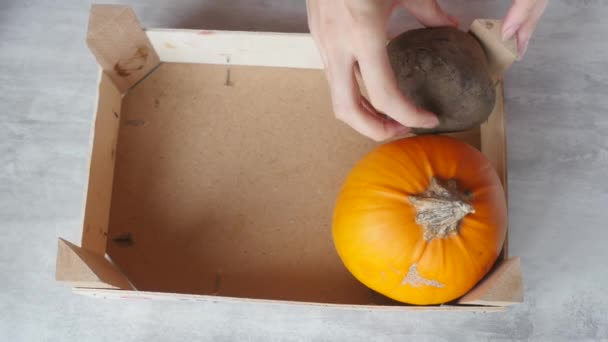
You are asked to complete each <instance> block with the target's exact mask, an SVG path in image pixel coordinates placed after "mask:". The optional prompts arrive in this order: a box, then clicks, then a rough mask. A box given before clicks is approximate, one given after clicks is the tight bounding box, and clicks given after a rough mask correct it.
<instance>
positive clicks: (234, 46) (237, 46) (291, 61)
mask: <svg viewBox="0 0 608 342" xmlns="http://www.w3.org/2000/svg"><path fill="white" fill-rule="evenodd" d="M146 33H147V35H148V37H149V39H150V42H151V43H152V46H153V47H154V50H156V51H157V52H158V55H159V56H160V60H161V61H162V62H173V63H198V64H231V65H253V66H271V67H290V68H307V69H322V68H323V63H322V61H321V58H320V57H319V52H318V51H317V48H316V47H315V44H314V42H313V40H312V38H311V36H310V35H309V34H301V33H272V32H238V31H198V30H197V31H195V30H166V29H151V30H147V31H146Z"/></svg>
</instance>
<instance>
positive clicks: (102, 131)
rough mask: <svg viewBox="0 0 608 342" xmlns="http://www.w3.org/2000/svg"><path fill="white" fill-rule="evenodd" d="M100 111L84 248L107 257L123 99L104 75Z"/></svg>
mask: <svg viewBox="0 0 608 342" xmlns="http://www.w3.org/2000/svg"><path fill="white" fill-rule="evenodd" d="M99 75H100V76H99V88H98V92H97V103H96V105H97V110H96V112H95V122H94V125H93V128H92V130H91V131H90V132H91V143H90V144H91V154H90V161H89V176H88V177H89V179H88V186H87V191H86V194H87V195H86V201H85V209H84V224H83V231H82V247H83V248H85V249H87V250H89V251H92V252H94V253H97V254H98V255H101V256H104V255H105V254H106V240H107V238H108V222H109V219H110V206H111V196H112V181H113V179H114V162H115V159H116V142H117V140H118V123H119V119H120V112H121V101H122V96H121V94H120V91H119V90H118V89H117V88H116V86H115V85H114V83H113V82H112V80H111V79H110V77H109V76H108V75H107V74H106V73H105V72H100V74H99Z"/></svg>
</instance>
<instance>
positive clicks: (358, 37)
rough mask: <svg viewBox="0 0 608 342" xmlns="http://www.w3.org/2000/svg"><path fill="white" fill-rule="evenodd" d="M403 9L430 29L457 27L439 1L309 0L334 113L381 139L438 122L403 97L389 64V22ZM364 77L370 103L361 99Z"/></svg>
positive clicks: (315, 39) (314, 31)
mask: <svg viewBox="0 0 608 342" xmlns="http://www.w3.org/2000/svg"><path fill="white" fill-rule="evenodd" d="M398 6H403V7H404V8H405V9H407V10H408V11H409V12H410V13H411V14H412V15H413V16H414V17H415V18H416V19H417V20H418V21H419V22H420V23H422V24H423V25H425V26H457V25H458V22H457V20H456V19H455V18H454V17H451V16H449V15H448V14H446V13H445V12H443V10H442V9H441V8H440V7H439V5H438V4H437V2H436V0H391V1H388V0H307V9H308V24H309V27H310V31H311V34H312V37H313V39H314V41H315V43H316V45H317V47H318V48H319V52H320V53H321V58H322V60H323V63H324V65H325V74H326V77H327V80H328V83H329V88H330V91H331V96H332V105H333V109H334V113H335V115H336V117H337V118H338V119H340V120H342V121H344V122H346V123H347V124H349V125H350V126H351V127H352V128H354V129H355V130H357V131H358V132H360V133H361V134H363V135H366V136H368V137H370V138H372V139H374V140H377V141H381V140H386V139H389V138H392V137H394V136H397V135H400V134H405V133H407V132H408V131H409V127H420V128H432V127H434V126H436V125H437V124H438V122H439V121H438V120H437V118H436V117H435V115H434V114H432V113H430V112H428V111H425V110H424V109H422V108H417V107H416V106H415V105H414V104H413V103H412V102H410V101H409V100H408V99H406V98H405V97H404V96H403V94H402V93H401V91H400V90H399V87H398V85H397V81H396V79H395V76H394V74H393V70H392V68H391V65H390V63H389V59H388V55H387V50H386V41H387V34H386V29H387V22H388V19H389V17H390V15H391V13H392V12H393V10H394V9H395V8H396V7H398ZM359 73H360V78H361V79H362V81H363V83H364V84H365V87H366V89H367V92H368V94H369V102H368V101H367V100H366V99H365V97H363V96H362V95H361V91H360V88H359V84H358V83H357V77H356V75H359ZM370 102H371V103H370ZM382 114H385V115H386V116H385V115H382Z"/></svg>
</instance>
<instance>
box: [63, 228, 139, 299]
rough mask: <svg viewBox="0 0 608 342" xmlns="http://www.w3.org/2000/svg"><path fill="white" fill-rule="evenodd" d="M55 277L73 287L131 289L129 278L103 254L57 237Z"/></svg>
mask: <svg viewBox="0 0 608 342" xmlns="http://www.w3.org/2000/svg"><path fill="white" fill-rule="evenodd" d="M55 272H56V273H55V278H56V280H57V281H59V282H63V283H66V284H69V285H70V286H73V287H84V288H106V289H127V290H130V289H133V287H132V286H131V284H130V282H129V280H128V279H127V278H126V277H125V276H124V275H123V274H122V273H121V272H120V271H119V270H117V269H116V267H115V266H114V265H113V264H112V263H110V262H109V261H108V260H107V259H106V258H105V257H104V256H101V255H98V254H95V253H92V252H89V251H87V250H85V249H82V248H80V247H78V246H76V245H74V244H72V243H70V242H68V241H66V240H63V239H59V245H58V250H57V267H56V271H55Z"/></svg>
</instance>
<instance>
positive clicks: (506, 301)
mask: <svg viewBox="0 0 608 342" xmlns="http://www.w3.org/2000/svg"><path fill="white" fill-rule="evenodd" d="M523 299H524V285H523V280H522V276H521V267H520V260H519V257H513V258H511V259H507V260H504V261H502V262H501V263H500V265H498V267H496V269H495V270H494V271H492V272H491V273H490V274H489V275H488V276H486V278H485V279H484V280H482V281H481V282H480V283H479V284H477V286H476V287H475V288H473V289H472V290H471V291H469V293H467V294H466V295H464V297H462V298H460V300H458V304H472V305H492V306H508V305H513V304H518V303H522V302H523Z"/></svg>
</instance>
